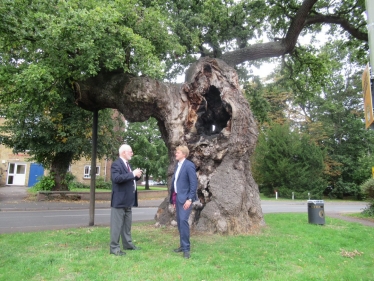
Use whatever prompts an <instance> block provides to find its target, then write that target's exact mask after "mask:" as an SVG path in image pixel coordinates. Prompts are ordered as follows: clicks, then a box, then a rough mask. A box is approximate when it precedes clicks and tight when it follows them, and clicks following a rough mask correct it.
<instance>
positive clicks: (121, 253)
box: [110, 251, 126, 256]
mask: <svg viewBox="0 0 374 281" xmlns="http://www.w3.org/2000/svg"><path fill="white" fill-rule="evenodd" d="M110 254H111V255H115V256H124V255H126V253H125V252H122V251H118V252H115V253H110Z"/></svg>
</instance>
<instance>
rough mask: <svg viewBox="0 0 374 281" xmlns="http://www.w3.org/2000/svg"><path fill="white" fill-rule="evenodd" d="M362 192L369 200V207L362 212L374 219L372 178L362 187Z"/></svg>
mask: <svg viewBox="0 0 374 281" xmlns="http://www.w3.org/2000/svg"><path fill="white" fill-rule="evenodd" d="M361 192H362V193H363V194H364V195H365V197H366V199H368V200H369V204H368V206H367V207H366V208H365V209H364V211H363V212H362V213H363V214H364V215H367V216H370V217H374V179H373V178H370V179H368V180H367V181H365V182H364V183H363V184H362V185H361Z"/></svg>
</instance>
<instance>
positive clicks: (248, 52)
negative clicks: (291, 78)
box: [221, 0, 318, 66]
mask: <svg viewBox="0 0 374 281" xmlns="http://www.w3.org/2000/svg"><path fill="white" fill-rule="evenodd" d="M317 1H318V0H304V2H303V4H302V5H301V7H300V8H299V10H298V11H297V13H296V15H295V17H294V19H293V21H292V23H291V25H290V27H289V29H288V32H287V35H286V37H285V38H284V39H282V40H280V41H278V42H269V43H263V44H255V45H251V46H249V47H247V48H244V49H239V50H235V51H232V52H228V53H225V54H223V55H222V57H221V59H222V60H224V61H225V62H226V63H227V64H228V65H230V66H235V65H237V64H240V63H243V62H246V61H251V60H256V59H259V58H270V57H278V56H281V55H284V54H287V53H290V52H291V51H292V50H293V48H294V47H295V45H296V42H297V39H298V38H299V35H300V32H301V31H302V29H303V28H304V26H305V20H306V18H307V17H308V14H309V13H310V11H311V10H312V8H313V5H314V4H315V3H316V2H317Z"/></svg>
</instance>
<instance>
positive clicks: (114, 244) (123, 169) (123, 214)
mask: <svg viewBox="0 0 374 281" xmlns="http://www.w3.org/2000/svg"><path fill="white" fill-rule="evenodd" d="M132 156H133V152H132V149H131V147H130V146H129V145H127V144H123V145H121V147H120V148H119V158H118V159H117V160H116V161H114V162H113V164H112V166H111V178H112V200H111V213H110V253H111V254H113V255H116V256H124V255H125V254H126V253H125V252H123V251H121V247H120V244H119V241H120V238H121V240H122V246H123V249H124V250H139V247H136V246H135V245H134V244H133V243H132V238H131V224H132V210H131V208H132V207H137V206H138V196H137V190H136V181H137V180H139V179H140V177H141V176H142V170H141V169H139V168H137V169H135V170H132V169H131V166H130V164H129V161H130V160H131V157H132Z"/></svg>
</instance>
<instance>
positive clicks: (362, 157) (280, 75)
mask: <svg viewBox="0 0 374 281" xmlns="http://www.w3.org/2000/svg"><path fill="white" fill-rule="evenodd" d="M295 53H296V55H295V56H292V57H287V58H285V59H284V61H283V68H282V69H280V71H279V72H277V73H275V75H274V76H273V77H272V79H273V80H272V81H267V84H265V86H264V85H262V84H261V83H262V82H261V81H257V83H253V84H252V85H250V84H248V85H247V87H246V89H247V96H248V99H249V101H250V103H251V106H252V108H253V109H254V113H255V116H256V117H257V116H260V119H259V120H260V122H259V123H260V124H262V125H263V124H268V123H266V122H265V123H264V122H263V121H262V120H270V122H272V123H282V122H279V120H281V119H280V118H279V116H282V115H281V114H283V117H286V118H287V120H288V122H290V124H292V126H293V127H297V128H299V129H300V131H301V132H303V133H304V134H309V135H310V137H311V138H312V139H313V140H314V142H316V143H317V144H318V146H319V147H320V149H322V150H323V151H324V152H325V154H326V157H325V158H324V162H325V168H326V169H325V171H324V178H325V180H326V181H327V182H328V185H329V186H330V187H331V190H327V191H329V192H331V193H330V194H329V195H330V196H335V197H339V198H343V197H344V196H355V197H357V198H360V197H361V191H360V187H359V186H360V185H361V184H362V183H363V182H364V181H365V180H366V179H367V177H368V176H370V174H371V167H372V166H374V162H373V156H372V155H373V149H374V139H373V138H374V134H373V131H371V130H366V129H365V127H364V116H363V114H364V111H363V98H362V87H361V74H362V69H363V68H362V65H360V63H361V61H360V60H358V59H357V58H356V57H355V55H356V53H355V52H353V53H352V52H351V50H350V48H349V47H348V46H346V45H345V44H344V42H343V41H340V40H337V41H335V42H333V43H327V44H326V45H325V46H324V47H321V48H320V49H319V50H317V49H315V48H299V49H298V50H297V51H296V52H295ZM287 92H289V93H290V94H289V95H288V98H286V99H284V98H282V97H284V95H285V93H287ZM274 97H278V98H277V99H275V98H274ZM276 101H280V103H279V104H280V105H283V107H282V106H278V103H277V102H276ZM252 104H253V105H252ZM262 104H268V108H269V110H268V111H267V112H265V113H264V112H263V111H261V105H262ZM258 108H259V109H260V110H258ZM263 108H264V107H263ZM274 109H279V111H277V110H275V111H274ZM258 111H259V114H256V112H258ZM274 112H279V113H281V114H280V115H279V114H278V116H277V115H274ZM295 112H296V113H295ZM268 122H269V121H268ZM270 124H271V123H270Z"/></svg>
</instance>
